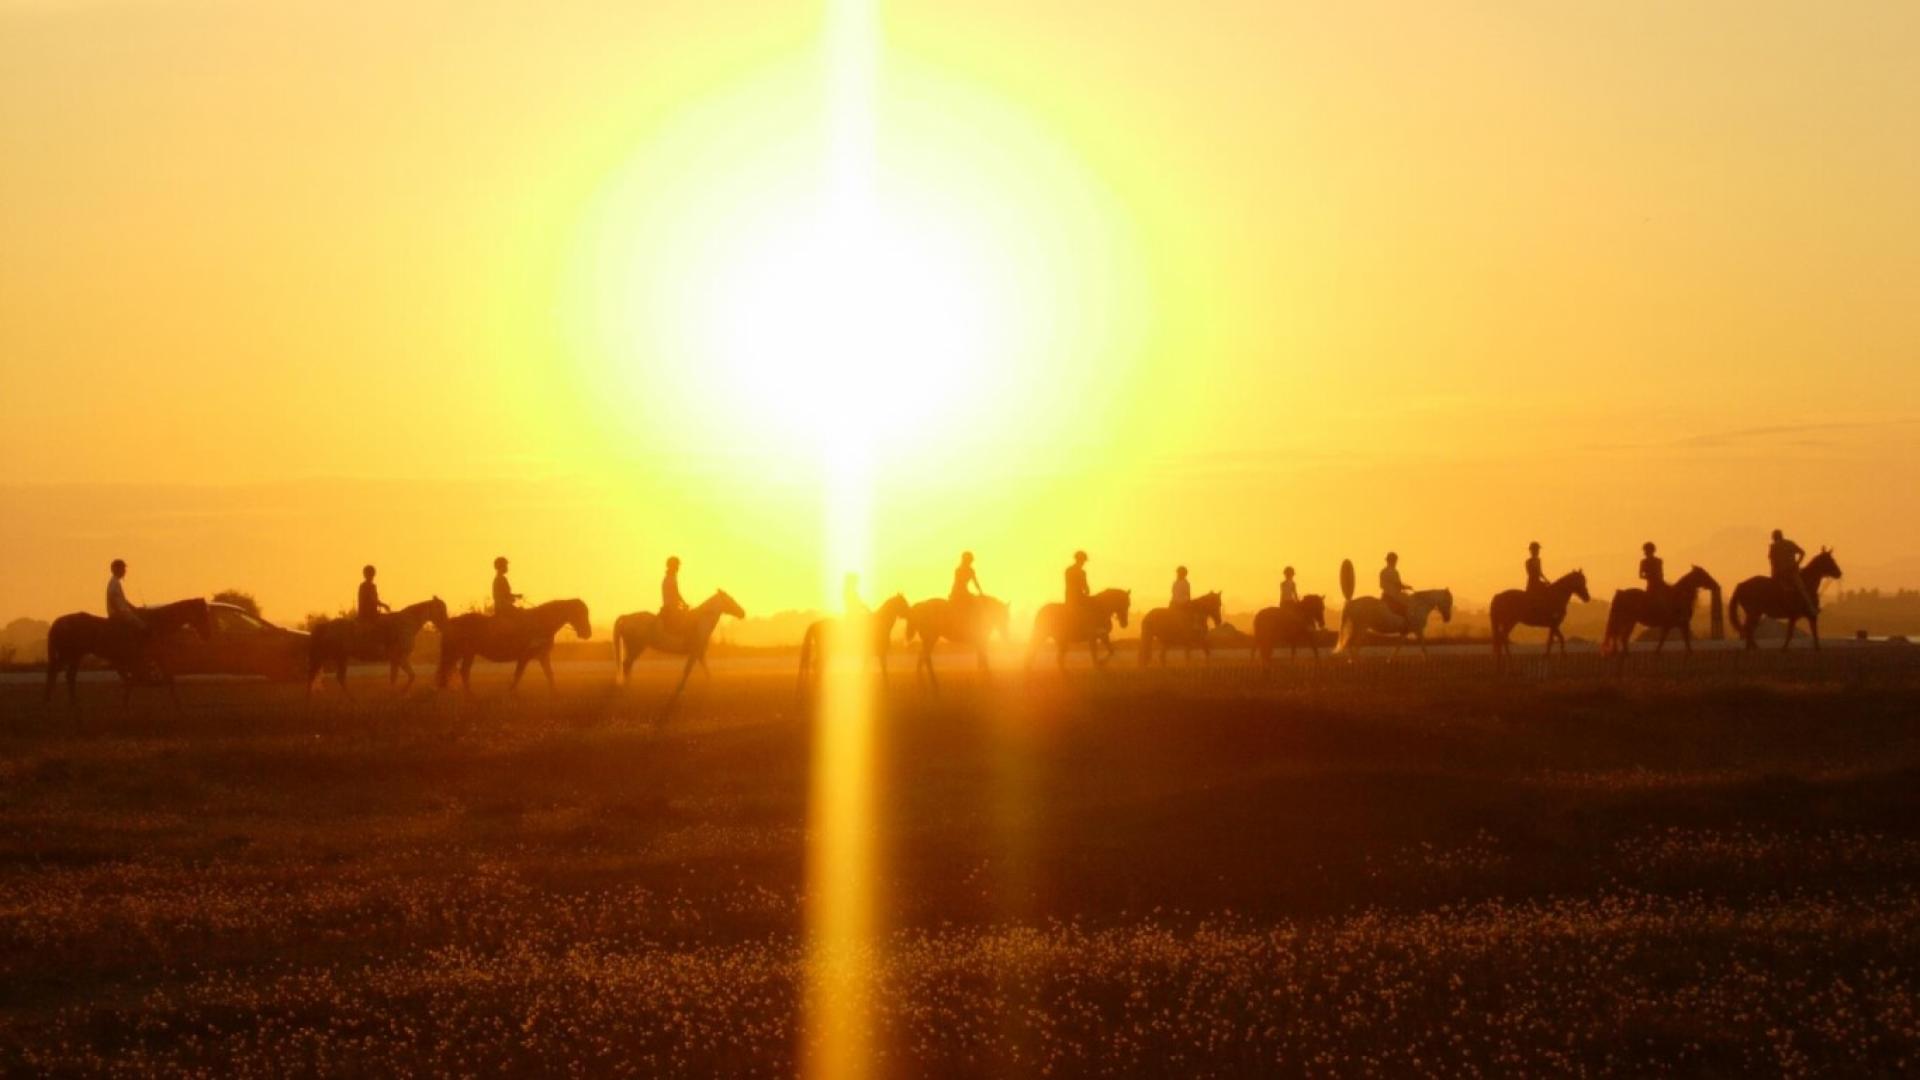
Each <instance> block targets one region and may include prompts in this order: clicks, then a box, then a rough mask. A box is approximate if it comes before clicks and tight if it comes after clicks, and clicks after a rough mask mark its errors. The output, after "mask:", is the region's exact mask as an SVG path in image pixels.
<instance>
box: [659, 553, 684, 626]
mask: <svg viewBox="0 0 1920 1080" xmlns="http://www.w3.org/2000/svg"><path fill="white" fill-rule="evenodd" d="M686 614H687V601H686V600H685V599H684V598H683V597H682V596H681V595H680V556H678V555H669V556H667V576H666V577H663V578H661V579H660V626H661V628H662V629H664V630H666V631H667V632H668V633H669V634H675V635H678V634H679V633H680V632H681V631H682V630H683V629H684V627H685V623H686Z"/></svg>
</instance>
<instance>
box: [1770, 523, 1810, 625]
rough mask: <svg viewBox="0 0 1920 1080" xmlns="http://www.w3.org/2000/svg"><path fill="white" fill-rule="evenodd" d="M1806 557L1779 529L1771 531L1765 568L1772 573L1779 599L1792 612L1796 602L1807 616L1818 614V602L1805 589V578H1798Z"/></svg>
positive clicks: (1804, 551) (1800, 548)
mask: <svg viewBox="0 0 1920 1080" xmlns="http://www.w3.org/2000/svg"><path fill="white" fill-rule="evenodd" d="M1806 557H1807V553H1806V550H1805V549H1803V548H1802V547H1801V546H1800V545H1799V544H1796V543H1794V542H1793V541H1791V540H1789V539H1787V538H1786V535H1785V534H1783V533H1782V532H1781V531H1780V530H1779V529H1775V530H1773V542H1772V543H1770V544H1768V545H1767V566H1768V568H1769V569H1770V570H1771V571H1772V574H1773V580H1774V584H1776V585H1778V586H1779V587H1780V598H1781V600H1783V601H1784V602H1785V603H1786V605H1787V606H1788V610H1792V604H1793V602H1794V601H1795V600H1798V601H1799V602H1800V603H1801V604H1802V605H1803V607H1802V611H1803V612H1804V613H1805V614H1808V615H1816V614H1819V611H1820V600H1819V598H1818V597H1816V596H1814V595H1813V592H1812V591H1811V590H1809V589H1808V588H1807V580H1806V578H1804V577H1802V576H1800V563H1801V562H1802V561H1803V560H1805V559H1806Z"/></svg>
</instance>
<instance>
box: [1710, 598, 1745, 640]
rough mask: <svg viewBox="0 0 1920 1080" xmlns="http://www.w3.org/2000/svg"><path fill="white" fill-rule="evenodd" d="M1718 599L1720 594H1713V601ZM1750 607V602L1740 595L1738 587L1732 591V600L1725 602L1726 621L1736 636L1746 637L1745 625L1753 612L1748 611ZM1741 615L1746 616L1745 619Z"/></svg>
mask: <svg viewBox="0 0 1920 1080" xmlns="http://www.w3.org/2000/svg"><path fill="white" fill-rule="evenodd" d="M1742 587H1744V586H1742ZM1719 599H1720V594H1719V593H1717V592H1716V593H1715V594H1714V600H1715V601H1718V600H1719ZM1751 605H1752V601H1750V600H1748V599H1746V598H1745V597H1743V596H1742V595H1741V594H1740V588H1739V587H1736V588H1735V589H1734V590H1733V599H1731V600H1728V601H1727V621H1728V622H1730V623H1732V624H1733V632H1734V633H1736V634H1739V635H1740V636H1742V637H1745V636H1746V633H1747V624H1748V622H1749V620H1750V619H1751V618H1752V617H1753V612H1752V611H1751V610H1749V609H1750V607H1751ZM1715 606H1718V604H1717V603H1716V605H1715ZM1743 613H1744V614H1745V615H1746V616H1747V618H1741V615H1742V614H1743Z"/></svg>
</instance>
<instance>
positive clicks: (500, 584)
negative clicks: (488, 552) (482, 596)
mask: <svg viewBox="0 0 1920 1080" xmlns="http://www.w3.org/2000/svg"><path fill="white" fill-rule="evenodd" d="M519 610H520V594H519V593H517V592H514V591H513V586H512V585H510V584H508V583H507V557H506V556H505V555H502V556H500V557H499V558H497V559H495V560H493V613H494V614H495V615H512V614H514V613H516V612H518V611H519Z"/></svg>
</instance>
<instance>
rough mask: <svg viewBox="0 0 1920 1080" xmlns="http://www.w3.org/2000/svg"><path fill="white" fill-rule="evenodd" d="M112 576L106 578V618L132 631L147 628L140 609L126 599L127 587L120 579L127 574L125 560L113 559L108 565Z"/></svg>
mask: <svg viewBox="0 0 1920 1080" xmlns="http://www.w3.org/2000/svg"><path fill="white" fill-rule="evenodd" d="M108 570H109V571H111V572H112V574H113V576H112V577H109V578H108V579H107V619H108V621H110V622H114V623H118V624H120V625H121V626H125V627H127V628H129V629H131V630H134V631H141V630H145V629H146V628H147V621H146V619H145V618H143V617H142V616H141V614H140V609H139V608H137V607H135V606H133V601H131V600H128V599H127V587H126V585H125V584H124V583H123V581H122V579H124V578H125V577H126V576H127V560H125V559H115V560H113V563H112V564H111V565H110V566H109V567H108Z"/></svg>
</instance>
